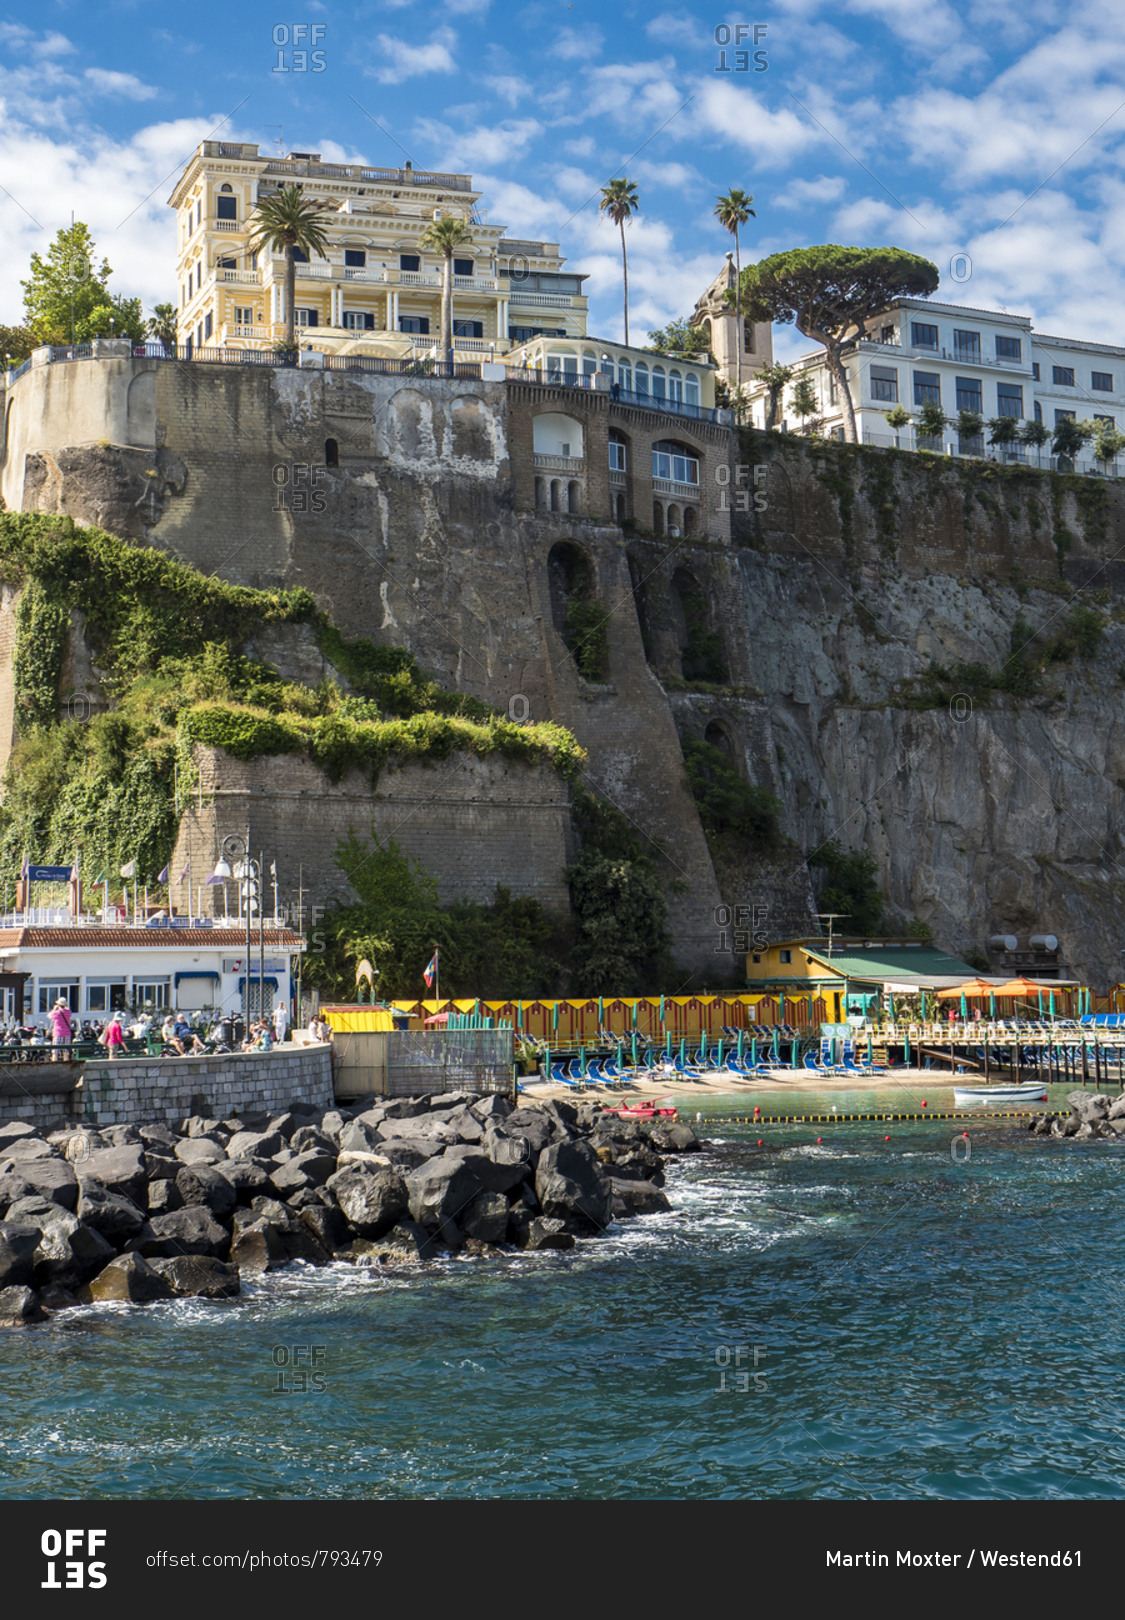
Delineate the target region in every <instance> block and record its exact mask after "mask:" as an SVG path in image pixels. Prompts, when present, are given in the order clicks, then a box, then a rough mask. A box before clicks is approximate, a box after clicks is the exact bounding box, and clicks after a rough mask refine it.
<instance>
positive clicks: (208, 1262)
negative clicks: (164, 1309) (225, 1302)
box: [153, 1255, 242, 1299]
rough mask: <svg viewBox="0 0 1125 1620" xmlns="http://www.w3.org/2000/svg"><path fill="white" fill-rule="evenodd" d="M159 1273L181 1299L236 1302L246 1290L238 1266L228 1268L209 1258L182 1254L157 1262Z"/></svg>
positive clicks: (228, 1266) (154, 1266)
mask: <svg viewBox="0 0 1125 1620" xmlns="http://www.w3.org/2000/svg"><path fill="white" fill-rule="evenodd" d="M153 1270H154V1271H158V1272H159V1273H160V1275H161V1276H162V1277H163V1278H164V1280H165V1282H166V1283H167V1284H168V1286H169V1288H171V1290H172V1292H173V1294H175V1295H177V1297H179V1298H181V1299H235V1298H237V1296H238V1295H239V1294H240V1293H241V1291H242V1284H241V1282H240V1281H239V1276H238V1267H237V1266H231V1265H225V1264H224V1263H223V1261H222V1260H215V1259H210V1258H208V1257H207V1256H205V1255H179V1256H178V1257H176V1258H174V1259H166V1260H154V1261H153Z"/></svg>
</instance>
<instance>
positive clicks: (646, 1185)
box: [611, 1176, 672, 1215]
mask: <svg viewBox="0 0 1125 1620" xmlns="http://www.w3.org/2000/svg"><path fill="white" fill-rule="evenodd" d="M611 1185H612V1188H613V1195H614V1198H615V1199H617V1198H619V1199H620V1200H621V1202H622V1203H623V1204H624V1206H625V1208H626V1209H627V1210H628V1212H629V1214H630V1215H656V1214H659V1213H660V1212H661V1211H662V1210H666V1209H671V1207H672V1206H671V1204H670V1203H669V1202H668V1195H667V1194H666V1193H664V1192H662V1191H661V1190H660V1188H659V1187H656V1186H654V1185H653V1183H652V1182H651V1181H633V1180H631V1179H630V1180H624V1181H621V1180H618V1178H617V1177H616V1176H614V1177H613V1179H612V1183H611Z"/></svg>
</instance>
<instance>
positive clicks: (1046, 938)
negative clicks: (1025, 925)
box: [1029, 934, 1059, 951]
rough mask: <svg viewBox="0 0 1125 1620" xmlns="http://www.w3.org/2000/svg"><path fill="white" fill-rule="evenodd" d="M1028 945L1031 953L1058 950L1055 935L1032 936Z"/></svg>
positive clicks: (1057, 939) (1057, 941) (1057, 940)
mask: <svg viewBox="0 0 1125 1620" xmlns="http://www.w3.org/2000/svg"><path fill="white" fill-rule="evenodd" d="M1029 943H1030V945H1031V948H1032V950H1033V951H1057V950H1058V948H1059V938H1058V935H1057V934H1032V936H1031V940H1030V942H1029Z"/></svg>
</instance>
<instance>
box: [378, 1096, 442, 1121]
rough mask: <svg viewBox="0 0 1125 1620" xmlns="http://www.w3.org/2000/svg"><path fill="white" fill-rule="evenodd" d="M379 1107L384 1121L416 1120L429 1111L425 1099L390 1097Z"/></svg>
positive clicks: (426, 1099) (428, 1104)
mask: <svg viewBox="0 0 1125 1620" xmlns="http://www.w3.org/2000/svg"><path fill="white" fill-rule="evenodd" d="M381 1107H382V1111H383V1118H384V1119H417V1118H418V1117H419V1116H420V1115H421V1114H428V1113H429V1111H430V1103H429V1099H428V1098H427V1097H390V1098H388V1099H387V1101H386V1102H385V1103H383V1104H381ZM361 1117H362V1116H361Z"/></svg>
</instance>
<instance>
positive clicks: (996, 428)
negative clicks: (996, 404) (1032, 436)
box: [988, 416, 1020, 449]
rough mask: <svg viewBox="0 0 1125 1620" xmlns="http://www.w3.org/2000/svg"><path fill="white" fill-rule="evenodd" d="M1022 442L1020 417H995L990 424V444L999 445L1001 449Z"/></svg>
mask: <svg viewBox="0 0 1125 1620" xmlns="http://www.w3.org/2000/svg"><path fill="white" fill-rule="evenodd" d="M1019 440H1020V419H1019V417H1018V416H993V417H992V418H991V419H990V420H989V424H988V442H989V444H998V445H999V446H1000V448H1001V449H1003V448H1004V447H1005V446H1006V445H1009V444H1018V443H1019Z"/></svg>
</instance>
